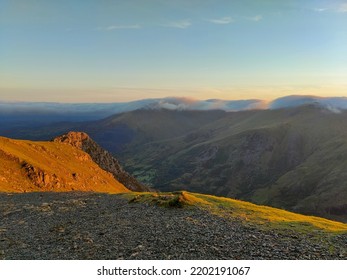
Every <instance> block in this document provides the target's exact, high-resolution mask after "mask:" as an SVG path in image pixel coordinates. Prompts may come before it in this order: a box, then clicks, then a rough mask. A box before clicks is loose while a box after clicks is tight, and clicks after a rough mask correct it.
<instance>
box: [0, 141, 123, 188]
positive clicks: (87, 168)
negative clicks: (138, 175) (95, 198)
mask: <svg viewBox="0 0 347 280" xmlns="http://www.w3.org/2000/svg"><path fill="white" fill-rule="evenodd" d="M0 191H2V192H31V191H57V192H62V191H95V192H107V193H118V192H128V191H129V190H128V189H127V188H126V187H125V186H124V185H123V184H122V183H120V182H118V181H117V180H115V179H114V177H113V176H112V175H111V174H110V173H108V172H106V171H104V170H102V169H101V168H100V167H99V166H98V165H97V164H96V163H95V162H94V161H93V160H92V159H91V157H90V156H89V155H88V154H87V153H85V152H83V151H81V150H79V149H77V148H74V147H72V146H70V145H65V144H62V143H53V142H33V141H23V140H13V139H9V138H4V137H0Z"/></svg>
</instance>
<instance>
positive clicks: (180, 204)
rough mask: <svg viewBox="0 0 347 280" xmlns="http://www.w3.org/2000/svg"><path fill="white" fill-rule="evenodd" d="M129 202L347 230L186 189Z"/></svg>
mask: <svg viewBox="0 0 347 280" xmlns="http://www.w3.org/2000/svg"><path fill="white" fill-rule="evenodd" d="M125 196H126V197H127V198H128V199H129V202H131V203H135V202H139V203H147V204H152V205H158V206H162V207H168V208H171V207H173V208H184V207H197V208H199V209H204V210H207V211H209V212H210V213H212V214H215V215H219V216H223V217H226V218H228V217H229V218H234V219H235V218H236V219H238V220H241V221H243V222H246V223H248V224H254V225H258V226H260V227H262V228H265V229H273V228H277V229H292V230H295V231H299V232H314V231H325V232H330V233H347V224H344V223H340V222H335V221H331V220H327V219H324V218H319V217H314V216H306V215H301V214H296V213H292V212H288V211H285V210H281V209H277V208H272V207H268V206H260V205H255V204H252V203H249V202H244V201H239V200H235V199H230V198H224V197H217V196H212V195H203V194H197V193H190V192H185V191H180V192H172V193H128V194H125Z"/></svg>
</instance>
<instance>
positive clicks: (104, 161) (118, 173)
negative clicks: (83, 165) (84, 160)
mask: <svg viewBox="0 0 347 280" xmlns="http://www.w3.org/2000/svg"><path fill="white" fill-rule="evenodd" d="M52 142H55V143H64V144H68V145H71V146H73V147H76V148H77V149H80V150H82V151H84V152H86V153H87V154H89V155H90V157H91V158H92V160H93V161H94V162H95V163H97V164H98V165H99V166H100V167H101V168H102V169H103V170H105V171H107V172H109V173H111V174H112V175H113V177H114V178H115V179H116V180H118V181H119V182H120V183H122V184H123V185H124V186H126V187H127V188H128V189H129V190H132V191H138V192H139V191H147V192H148V191H150V189H149V188H148V187H146V186H145V185H143V184H140V183H139V182H138V181H137V180H136V179H135V178H133V177H132V176H131V175H130V174H129V173H127V172H125V171H124V170H123V168H122V167H121V166H120V164H119V162H118V160H117V159H115V158H114V157H113V156H112V155H111V154H110V153H109V152H108V151H106V150H104V149H103V148H101V147H100V146H99V145H98V144H97V143H96V142H95V141H93V140H92V139H91V138H90V137H89V136H88V134H87V133H85V132H74V131H70V132H68V133H67V134H64V135H61V136H58V137H55V138H54V139H53V140H52Z"/></svg>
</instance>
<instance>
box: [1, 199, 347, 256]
mask: <svg viewBox="0 0 347 280" xmlns="http://www.w3.org/2000/svg"><path fill="white" fill-rule="evenodd" d="M346 248H347V234H344V235H334V234H319V233H317V234H314V233H309V234H303V233H298V232H295V231H294V230H281V231H279V230H271V231H270V230H265V229H261V228H259V227H257V226H255V225H251V224H249V225H247V224H244V223H241V222H240V221H239V220H237V219H232V218H223V217H219V216H216V215H213V214H211V213H209V212H207V211H204V210H201V209H197V208H163V207H158V206H153V205H149V204H146V203H129V202H128V200H127V199H126V198H125V197H124V196H121V195H107V194H97V193H26V194H4V193H3V194H0V259H347V252H346Z"/></svg>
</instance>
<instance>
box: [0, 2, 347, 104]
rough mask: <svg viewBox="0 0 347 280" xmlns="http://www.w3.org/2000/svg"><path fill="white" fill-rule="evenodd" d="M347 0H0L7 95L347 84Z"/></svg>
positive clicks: (219, 94)
mask: <svg viewBox="0 0 347 280" xmlns="http://www.w3.org/2000/svg"><path fill="white" fill-rule="evenodd" d="M346 30H347V0H307V1H306V0H305V1H303V0H290V1H286V0H281V1H278V0H200V1H198V0H175V1H171V0H127V1H120V0H74V1H70V0H60V1H53V0H0V101H1V100H2V101H53V102H117V101H128V100H136V99H143V98H158V97H166V96H187V97H193V98H197V99H209V98H220V99H248V98H259V99H266V100H270V99H274V98H276V97H279V96H285V95H291V94H303V95H304V94H305V95H306V94H310V95H318V96H346V95H347V47H346V46H347V31H346Z"/></svg>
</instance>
